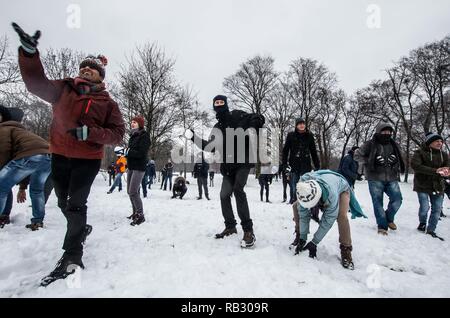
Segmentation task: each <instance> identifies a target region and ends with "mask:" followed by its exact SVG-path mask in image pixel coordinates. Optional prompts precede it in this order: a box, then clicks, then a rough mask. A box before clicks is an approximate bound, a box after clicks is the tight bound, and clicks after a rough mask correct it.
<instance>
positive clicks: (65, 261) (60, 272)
mask: <svg viewBox="0 0 450 318" xmlns="http://www.w3.org/2000/svg"><path fill="white" fill-rule="evenodd" d="M78 268H81V269H84V265H83V262H82V261H81V260H75V259H72V258H70V257H67V256H64V255H63V257H61V259H60V260H59V261H58V263H57V264H56V267H55V269H54V270H53V271H52V272H51V273H50V274H49V275H48V276H45V277H44V278H42V280H41V286H43V287H47V286H48V285H50V284H51V283H53V282H54V281H56V280H58V279H65V278H66V277H67V276H69V275H71V274H73V273H75V270H77V269H78Z"/></svg>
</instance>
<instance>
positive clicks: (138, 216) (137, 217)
mask: <svg viewBox="0 0 450 318" xmlns="http://www.w3.org/2000/svg"><path fill="white" fill-rule="evenodd" d="M144 222H145V217H144V213H136V215H135V216H134V218H133V222H131V223H130V225H131V226H136V225H139V224H141V223H144Z"/></svg>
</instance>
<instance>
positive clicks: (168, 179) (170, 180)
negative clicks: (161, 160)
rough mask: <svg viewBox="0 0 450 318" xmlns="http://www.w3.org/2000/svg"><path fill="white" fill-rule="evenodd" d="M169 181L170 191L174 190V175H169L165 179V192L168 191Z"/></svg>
mask: <svg viewBox="0 0 450 318" xmlns="http://www.w3.org/2000/svg"><path fill="white" fill-rule="evenodd" d="M167 181H169V191H171V190H172V175H171V174H169V175H167V176H166V178H165V179H164V191H166V190H167Z"/></svg>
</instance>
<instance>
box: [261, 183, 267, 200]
mask: <svg viewBox="0 0 450 318" xmlns="http://www.w3.org/2000/svg"><path fill="white" fill-rule="evenodd" d="M259 186H260V190H259V195H260V196H261V201H262V200H263V194H264V189H266V201H269V182H267V181H260V182H259Z"/></svg>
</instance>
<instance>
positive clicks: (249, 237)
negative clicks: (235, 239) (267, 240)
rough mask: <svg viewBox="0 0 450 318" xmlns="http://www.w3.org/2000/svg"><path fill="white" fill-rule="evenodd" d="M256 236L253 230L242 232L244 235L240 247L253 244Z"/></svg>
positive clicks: (248, 246)
mask: <svg viewBox="0 0 450 318" xmlns="http://www.w3.org/2000/svg"><path fill="white" fill-rule="evenodd" d="M255 242H256V237H255V234H253V231H247V232H244V237H243V238H242V241H241V247H242V248H250V247H253V246H254V245H255Z"/></svg>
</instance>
